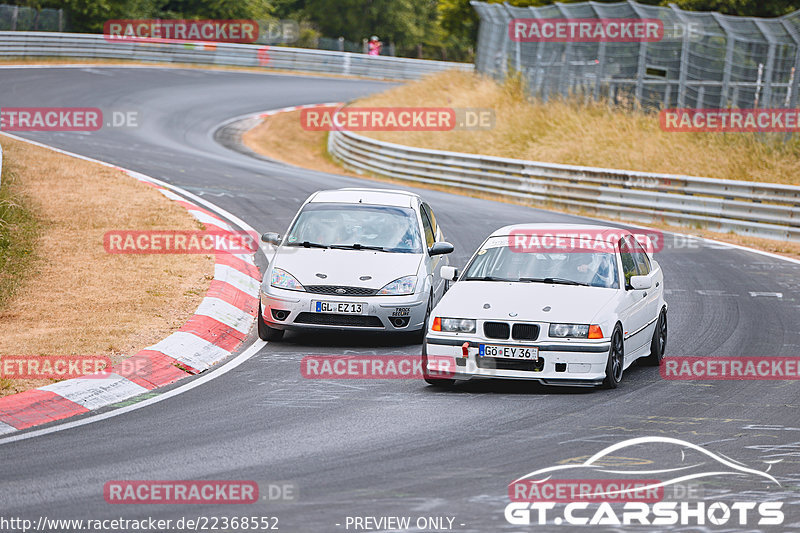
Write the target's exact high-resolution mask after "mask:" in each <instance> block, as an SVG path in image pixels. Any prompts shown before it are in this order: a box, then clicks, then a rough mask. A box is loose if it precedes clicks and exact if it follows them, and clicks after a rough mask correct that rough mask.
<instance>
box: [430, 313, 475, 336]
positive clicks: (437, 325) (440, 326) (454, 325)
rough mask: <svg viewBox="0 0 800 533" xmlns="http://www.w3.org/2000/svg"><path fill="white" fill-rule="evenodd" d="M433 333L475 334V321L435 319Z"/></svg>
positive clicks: (468, 319) (466, 319)
mask: <svg viewBox="0 0 800 533" xmlns="http://www.w3.org/2000/svg"><path fill="white" fill-rule="evenodd" d="M431 329H433V331H447V332H450V333H475V320H473V319H471V318H440V317H438V316H437V317H436V318H434V319H433V327H432V328H431Z"/></svg>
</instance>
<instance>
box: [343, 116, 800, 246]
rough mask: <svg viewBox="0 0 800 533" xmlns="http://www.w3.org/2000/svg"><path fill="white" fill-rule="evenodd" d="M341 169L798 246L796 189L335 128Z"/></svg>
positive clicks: (798, 199) (799, 228) (798, 193)
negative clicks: (463, 149) (471, 149)
mask: <svg viewBox="0 0 800 533" xmlns="http://www.w3.org/2000/svg"><path fill="white" fill-rule="evenodd" d="M328 151H329V152H330V153H331V155H333V156H334V157H336V158H337V159H339V160H340V161H342V162H343V163H344V164H345V165H346V166H348V167H350V168H352V169H354V170H356V171H366V172H370V173H374V174H378V175H382V176H387V177H391V178H395V179H401V180H409V181H414V182H423V183H430V184H436V185H443V186H448V187H453V188H456V189H462V190H467V191H473V192H478V193H486V194H489V195H496V196H503V197H507V198H514V199H519V200H527V201H531V202H536V203H538V205H539V206H540V207H543V208H548V207H550V208H557V209H570V210H573V211H574V210H578V211H580V212H581V213H587V214H595V215H600V216H608V217H614V218H622V219H627V220H634V221H637V222H644V223H652V222H666V223H671V224H679V225H683V226H687V225H690V226H695V227H704V228H708V229H712V230H717V231H723V232H729V231H733V232H735V233H740V234H749V235H754V236H759V237H766V238H770V239H780V240H790V241H800V187H794V186H790V185H776V184H766V183H755V182H749V181H732V180H718V179H713V178H700V177H693V176H678V175H669V174H653V173H648V172H634V171H626V170H611V169H603V168H590V167H577V166H569V165H557V164H551V163H539V162H536V161H522V160H518V159H506V158H501V157H490V156H483V155H473V154H463V153H457V152H442V151H437V150H426V149H422V148H413V147H409V146H403V145H399V144H393V143H387V142H383V141H378V140H375V139H370V138H367V137H364V136H363V135H358V134H355V133H353V132H347V131H334V132H331V134H330V136H329V138H328Z"/></svg>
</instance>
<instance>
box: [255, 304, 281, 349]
mask: <svg viewBox="0 0 800 533" xmlns="http://www.w3.org/2000/svg"><path fill="white" fill-rule="evenodd" d="M258 338H259V339H261V340H262V341H279V340H281V339H282V338H283V330H282V329H275V328H271V327H269V326H268V325H266V324H264V317H263V316H262V315H261V304H258Z"/></svg>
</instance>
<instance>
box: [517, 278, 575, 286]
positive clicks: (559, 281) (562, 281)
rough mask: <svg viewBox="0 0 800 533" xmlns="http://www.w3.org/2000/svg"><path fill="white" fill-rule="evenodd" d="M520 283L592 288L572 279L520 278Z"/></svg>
mask: <svg viewBox="0 0 800 533" xmlns="http://www.w3.org/2000/svg"><path fill="white" fill-rule="evenodd" d="M519 281H527V282H531V283H556V284H559V285H580V286H581V287H590V285H589V284H588V283H581V282H580V281H575V280H572V279H564V278H519Z"/></svg>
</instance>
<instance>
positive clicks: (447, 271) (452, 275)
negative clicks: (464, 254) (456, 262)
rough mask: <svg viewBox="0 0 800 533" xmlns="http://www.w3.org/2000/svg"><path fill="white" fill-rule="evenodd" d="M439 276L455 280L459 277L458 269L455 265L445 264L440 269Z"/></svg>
mask: <svg viewBox="0 0 800 533" xmlns="http://www.w3.org/2000/svg"><path fill="white" fill-rule="evenodd" d="M439 277H440V278H442V279H446V280H447V281H455V280H456V279H457V278H458V269H457V268H456V267H454V266H443V267H442V268H440V269H439Z"/></svg>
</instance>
